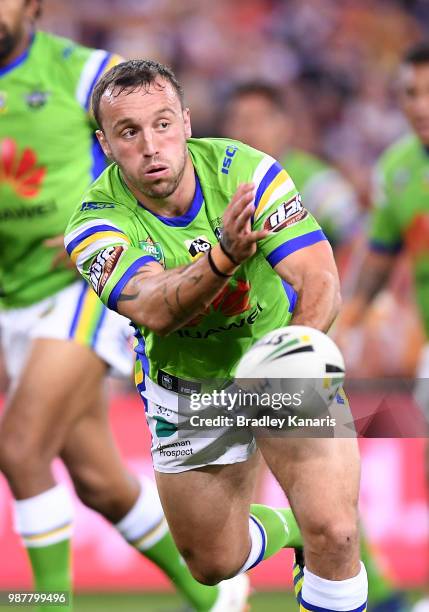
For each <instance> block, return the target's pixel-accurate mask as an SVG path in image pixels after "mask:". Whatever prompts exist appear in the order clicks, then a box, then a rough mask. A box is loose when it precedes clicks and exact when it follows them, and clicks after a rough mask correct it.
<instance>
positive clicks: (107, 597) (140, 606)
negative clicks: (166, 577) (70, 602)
mask: <svg viewBox="0 0 429 612" xmlns="http://www.w3.org/2000/svg"><path fill="white" fill-rule="evenodd" d="M181 605H182V604H181V601H180V599H179V598H178V597H176V596H175V595H159V594H148V593H142V594H138V593H134V594H132V595H131V594H118V593H112V594H106V593H102V594H91V595H77V596H76V598H75V606H74V612H176V611H177V610H180V606H181ZM297 609H298V608H297V605H296V601H295V599H294V597H293V595H292V594H291V593H282V592H279V593H257V594H255V595H253V596H252V597H251V612H285V610H286V611H288V612H289V611H290V612H294V611H295V610H297ZM52 610H53V611H54V610H55V608H52Z"/></svg>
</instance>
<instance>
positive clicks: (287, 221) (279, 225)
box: [264, 194, 308, 232]
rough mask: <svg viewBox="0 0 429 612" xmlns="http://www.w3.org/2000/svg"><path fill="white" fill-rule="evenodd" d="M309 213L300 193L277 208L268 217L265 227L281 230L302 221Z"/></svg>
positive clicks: (275, 230) (273, 230) (276, 230)
mask: <svg viewBox="0 0 429 612" xmlns="http://www.w3.org/2000/svg"><path fill="white" fill-rule="evenodd" d="M307 215H308V212H307V210H306V209H305V208H304V207H303V205H302V202H301V196H300V195H299V194H298V195H296V196H294V197H293V198H291V199H290V200H288V201H287V202H282V203H281V204H280V206H279V207H278V208H277V210H276V211H275V212H274V213H272V214H271V215H270V216H269V217H267V219H266V220H265V223H264V229H266V230H269V231H270V232H279V231H280V230H282V229H284V228H285V227H289V226H290V225H294V224H295V223H298V221H302V220H303V219H305V218H306V216H307Z"/></svg>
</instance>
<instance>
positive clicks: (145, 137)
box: [140, 130, 158, 157]
mask: <svg viewBox="0 0 429 612" xmlns="http://www.w3.org/2000/svg"><path fill="white" fill-rule="evenodd" d="M140 147H141V151H142V153H143V155H144V156H145V157H153V156H154V155H156V154H157V153H158V150H157V147H156V144H155V140H154V138H153V134H152V132H151V131H150V130H148V131H146V130H145V131H144V132H142V135H141V139H140Z"/></svg>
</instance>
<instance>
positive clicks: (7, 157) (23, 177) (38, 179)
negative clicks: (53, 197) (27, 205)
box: [0, 138, 46, 198]
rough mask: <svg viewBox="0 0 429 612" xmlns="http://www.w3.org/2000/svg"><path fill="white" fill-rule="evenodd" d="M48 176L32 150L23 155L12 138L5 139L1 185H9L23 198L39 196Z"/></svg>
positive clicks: (1, 149)
mask: <svg viewBox="0 0 429 612" xmlns="http://www.w3.org/2000/svg"><path fill="white" fill-rule="evenodd" d="M45 174H46V168H45V167H44V166H38V165H37V157H36V154H35V152H34V151H33V150H32V149H28V148H26V149H24V150H23V151H22V153H21V152H20V151H19V149H18V146H17V144H16V142H15V141H14V140H12V138H5V139H4V140H3V141H2V142H1V145H0V183H8V184H9V185H10V186H11V187H12V189H13V190H14V191H15V193H16V194H17V195H19V196H21V197H22V198H34V197H35V196H36V195H38V193H39V191H40V189H41V187H42V182H43V179H44V177H45Z"/></svg>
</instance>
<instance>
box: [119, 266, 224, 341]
mask: <svg viewBox="0 0 429 612" xmlns="http://www.w3.org/2000/svg"><path fill="white" fill-rule="evenodd" d="M145 268H146V269H147V270H148V272H146V270H145ZM145 268H143V269H141V270H139V271H138V272H137V273H135V274H134V275H133V276H132V277H131V279H130V280H129V281H128V283H127V284H126V286H125V287H124V289H123V291H122V293H121V295H120V297H119V299H118V304H119V303H121V306H120V308H119V309H118V310H119V312H120V314H123V315H125V316H127V317H128V318H130V319H131V320H132V321H134V322H135V323H137V324H139V325H145V326H147V327H149V328H150V329H153V330H154V331H155V332H157V333H159V334H161V335H162V334H165V333H170V332H171V331H174V330H175V329H179V328H180V327H183V325H186V323H187V322H188V321H191V320H192V319H193V318H194V317H195V316H196V315H199V314H201V313H202V312H204V311H205V310H207V307H208V305H209V304H210V302H211V301H212V300H213V299H214V297H215V296H216V294H217V293H218V292H219V290H220V289H222V288H223V287H224V285H225V284H226V282H227V279H228V277H227V276H220V275H214V274H213V270H212V269H211V268H210V266H209V264H208V261H207V257H200V258H199V259H197V260H196V261H194V262H192V263H190V264H188V265H186V266H181V267H177V268H172V269H170V270H163V269H162V268H161V266H159V265H158V264H147V266H145Z"/></svg>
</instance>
